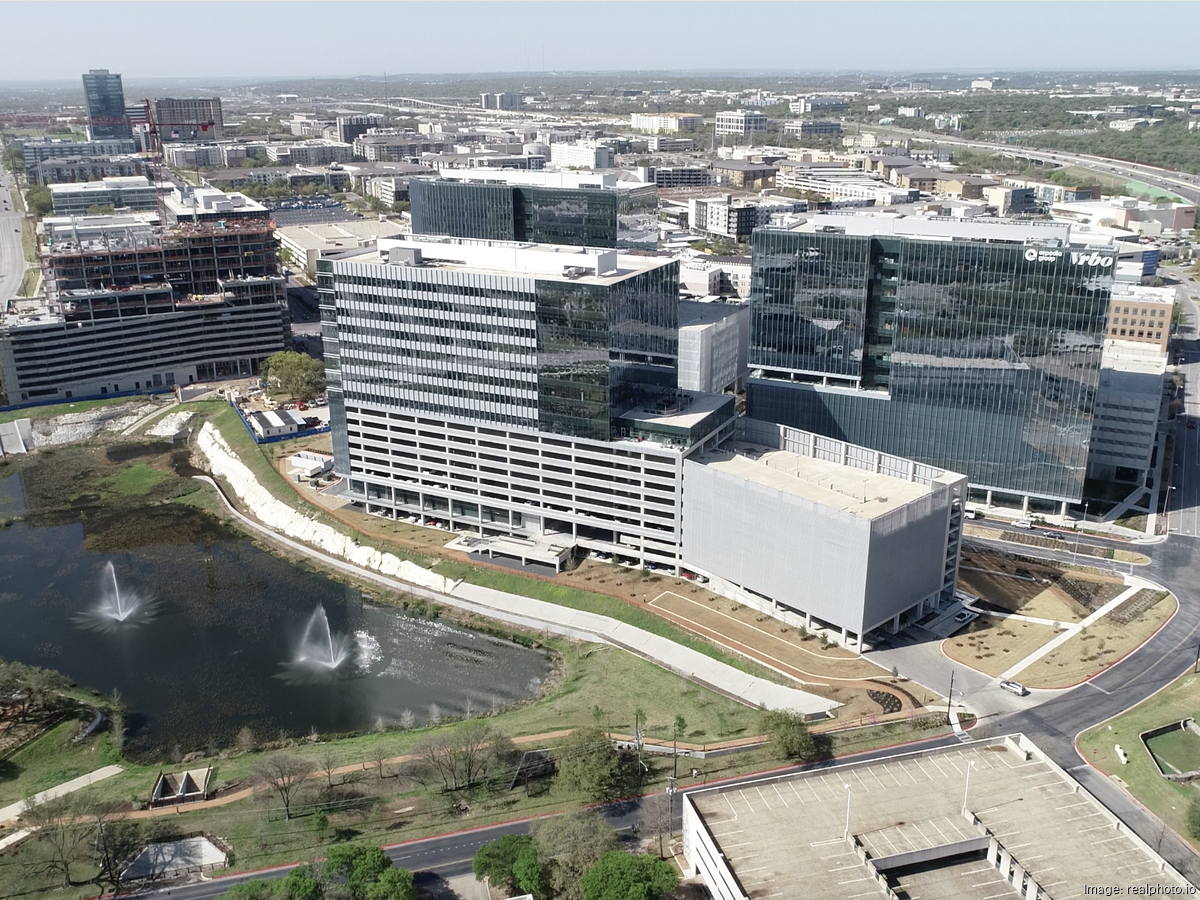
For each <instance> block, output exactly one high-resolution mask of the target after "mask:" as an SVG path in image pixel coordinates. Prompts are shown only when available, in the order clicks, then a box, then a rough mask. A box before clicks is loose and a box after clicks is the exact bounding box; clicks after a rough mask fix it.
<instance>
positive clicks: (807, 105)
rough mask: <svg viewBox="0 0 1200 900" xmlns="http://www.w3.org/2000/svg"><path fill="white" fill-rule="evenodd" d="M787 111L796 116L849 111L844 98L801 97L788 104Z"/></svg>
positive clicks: (848, 105) (847, 101)
mask: <svg viewBox="0 0 1200 900" xmlns="http://www.w3.org/2000/svg"><path fill="white" fill-rule="evenodd" d="M788 109H790V110H791V111H792V112H793V113H795V114H796V115H798V116H802V115H805V114H806V113H839V112H846V111H848V110H849V109H850V101H849V100H847V99H846V98H845V97H801V98H800V99H798V100H794V101H792V102H791V103H789V104H788Z"/></svg>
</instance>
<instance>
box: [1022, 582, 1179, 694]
mask: <svg viewBox="0 0 1200 900" xmlns="http://www.w3.org/2000/svg"><path fill="white" fill-rule="evenodd" d="M1125 583H1126V584H1128V585H1129V587H1127V588H1126V589H1125V590H1123V591H1121V593H1119V594H1117V596H1115V597H1113V598H1112V599H1111V600H1109V601H1108V602H1107V603H1105V604H1104V605H1103V606H1102V607H1100V608H1099V609H1098V610H1096V611H1095V612H1094V613H1092V614H1091V615H1090V616H1088V617H1087V618H1086V619H1083V620H1081V621H1079V622H1076V623H1074V624H1073V625H1068V626H1067V627H1066V628H1064V629H1063V630H1062V632H1060V633H1059V634H1058V635H1056V636H1055V637H1053V638H1052V639H1050V640H1049V641H1047V642H1046V643H1044V644H1042V646H1040V647H1038V649H1036V650H1034V651H1033V652H1032V653H1030V654H1029V655H1028V656H1026V657H1025V658H1024V659H1021V660H1017V662H1015V663H1013V665H1011V666H1009V667H1008V668H1007V669H1005V670H1004V671H1003V672H1001V673H1000V678H1001V679H1002V680H1007V679H1010V678H1012V677H1013V676H1014V675H1016V674H1017V673H1019V672H1022V671H1024V670H1025V669H1027V668H1029V667H1030V666H1031V665H1033V664H1034V663H1035V662H1037V661H1038V660H1039V659H1041V658H1042V657H1043V656H1045V655H1046V654H1048V653H1051V652H1053V651H1054V650H1057V649H1058V648H1059V647H1061V646H1062V645H1063V644H1065V643H1066V642H1067V641H1069V640H1070V639H1071V638H1073V637H1075V635H1077V634H1079V632H1081V631H1083V629H1085V628H1087V627H1088V626H1089V625H1091V624H1092V623H1093V622H1095V621H1097V620H1098V619H1102V618H1104V617H1105V616H1106V615H1108V614H1109V613H1110V612H1112V611H1113V610H1114V609H1116V608H1117V607H1118V606H1120V605H1121V604H1122V603H1124V602H1125V601H1126V600H1128V599H1129V598H1130V597H1132V596H1133V595H1134V594H1136V593H1137V592H1138V591H1141V590H1145V589H1146V588H1151V589H1155V588H1157V586H1156V585H1154V584H1152V583H1151V582H1149V581H1144V580H1143V579H1141V578H1136V577H1132V576H1126V578H1125Z"/></svg>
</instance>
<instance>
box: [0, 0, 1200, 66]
mask: <svg viewBox="0 0 1200 900" xmlns="http://www.w3.org/2000/svg"><path fill="white" fill-rule="evenodd" d="M55 8H56V9H57V10H58V11H59V12H60V13H62V14H61V15H58V16H56V21H55V46H56V51H55V53H54V54H53V55H52V56H48V55H47V54H45V53H44V52H43V50H42V49H41V47H40V46H39V45H38V43H37V42H33V41H29V42H14V43H13V44H12V46H10V48H9V50H8V52H6V53H5V54H4V58H3V59H0V82H8V81H42V80H48V81H58V80H67V79H70V78H72V77H76V78H77V77H78V71H80V70H81V69H82V70H86V69H90V68H105V67H107V68H109V69H110V70H112V71H119V72H121V73H122V74H123V75H124V76H125V77H126V78H127V79H143V78H199V77H211V76H214V75H219V76H221V77H226V78H251V79H254V78H287V77H305V78H312V77H318V78H336V77H355V76H362V75H365V74H377V73H380V72H383V71H388V72H393V71H394V72H398V73H408V74H413V75H416V74H422V73H425V74H489V73H495V74H500V73H537V72H546V73H553V72H567V71H569V72H592V71H594V72H623V71H636V70H649V71H680V70H682V71H705V70H709V67H706V66H704V65H702V64H701V65H698V64H697V63H698V62H701V61H702V60H703V57H702V56H701V57H698V56H697V55H696V54H695V53H694V52H693V50H694V48H695V47H697V46H703V44H704V42H707V41H711V39H712V37H713V34H714V31H713V28H714V23H717V22H722V21H726V20H727V18H728V16H730V15H736V16H740V17H743V18H744V20H745V22H746V23H747V24H752V23H754V22H760V23H763V24H766V23H770V28H771V31H772V33H774V34H789V33H792V34H795V35H797V36H798V37H799V40H798V41H796V42H792V41H786V42H782V41H781V42H766V43H764V45H763V46H761V47H758V48H756V50H755V53H754V56H753V59H752V60H751V59H747V60H746V62H752V63H753V65H752V66H750V68H753V69H754V70H756V71H767V70H771V71H780V72H782V71H803V72H824V71H828V72H835V71H838V72H842V71H871V72H879V71H887V70H901V71H923V72H929V71H936V72H951V71H962V72H975V73H978V74H981V75H985V74H992V73H995V72H999V71H1008V72H1011V71H1022V70H1025V71H1028V70H1041V71H1052V70H1071V69H1084V70H1110V71H1130V70H1135V69H1145V70H1159V71H1161V70H1164V69H1171V68H1183V69H1195V68H1196V63H1195V59H1194V56H1192V55H1191V54H1190V53H1189V51H1188V50H1187V49H1185V45H1184V44H1182V43H1181V44H1178V45H1174V46H1172V45H1170V44H1166V45H1164V44H1163V42H1161V41H1158V42H1142V43H1130V42H1129V41H1128V40H1127V39H1126V32H1125V31H1124V30H1123V29H1121V28H1115V27H1113V28H1104V27H1100V26H1102V25H1103V23H1104V22H1105V20H1106V19H1109V20H1111V21H1112V22H1113V23H1114V24H1115V22H1117V21H1120V20H1121V19H1122V17H1124V16H1127V15H1129V14H1134V15H1136V16H1137V17H1138V19H1140V20H1146V21H1153V20H1161V21H1164V22H1170V23H1171V27H1172V29H1173V30H1175V31H1177V32H1186V31H1187V30H1188V29H1190V28H1195V27H1196V26H1198V25H1200V8H1197V7H1195V6H1192V5H1188V4H1167V3H1158V2H1146V3H1138V4H1136V5H1134V4H1133V3H1128V2H1112V3H1093V2H1083V3H1058V2H1052V3H1038V4H1033V3H1004V4H1000V3H991V2H982V3H969V4H944V3H925V2H911V3H908V2H905V3H901V2H897V3H875V2H871V3H855V4H848V3H847V4H841V3H837V4H834V3H824V2H812V3H798V4H774V3H758V2H747V3H727V2H714V3H704V4H697V5H694V6H688V7H684V6H683V5H681V4H678V3H645V4H638V5H637V6H636V7H635V6H633V5H632V4H629V5H624V4H618V5H615V6H614V5H609V4H606V5H601V4H597V3H591V2H570V3H557V4H546V3H519V2H498V3H475V2H464V3H459V4H455V7H454V8H455V9H457V10H458V11H459V12H460V13H462V12H466V11H467V8H469V11H470V14H469V15H463V16H461V17H460V16H457V15H456V16H455V18H454V19H453V21H455V22H459V21H470V22H472V23H473V26H474V27H472V28H470V29H464V30H459V31H456V32H454V34H453V44H454V53H453V54H452V55H451V56H450V57H448V56H447V54H446V48H445V46H444V45H443V44H442V42H440V41H425V40H420V41H413V42H405V41H403V40H399V41H396V42H394V43H393V44H391V45H390V46H391V47H393V48H394V49H391V50H388V49H384V50H379V49H376V50H374V51H373V52H366V53H364V49H365V48H364V44H363V41H362V40H360V39H358V38H356V37H354V36H353V35H354V34H355V33H356V29H355V27H354V23H355V22H356V21H360V20H362V19H363V18H365V17H369V18H370V21H371V23H372V33H373V34H374V33H382V34H387V33H389V31H391V30H392V29H394V31H395V33H396V34H398V35H403V34H410V33H411V34H422V33H424V34H428V33H431V32H432V33H436V32H437V31H438V30H439V29H444V28H445V26H446V22H447V21H448V20H447V18H446V16H447V14H448V13H447V11H448V8H449V7H448V6H447V5H445V4H431V3H403V4H386V5H384V4H375V3H361V2H355V0H346V2H326V3H321V4H316V3H304V4H299V5H296V6H293V7H290V8H289V12H288V15H287V16H286V17H280V16H279V15H278V7H277V6H276V5H274V4H267V3H265V2H253V3H239V4H238V5H237V17H236V19H235V23H234V30H235V32H236V31H242V32H243V33H246V34H265V35H272V36H274V37H275V38H277V39H278V40H280V41H282V42H285V43H286V44H288V45H289V46H290V47H291V49H292V50H293V52H292V53H285V54H283V55H282V57H281V56H280V55H279V54H275V53H272V54H249V53H246V52H245V49H246V48H245V46H244V45H243V44H242V43H241V42H239V41H236V40H235V41H230V40H229V37H230V24H231V23H230V19H229V17H228V16H223V15H215V13H219V12H221V11H226V12H228V11H230V10H231V5H230V4H227V3H204V4H199V3H194V2H179V3H169V4H163V5H158V6H156V7H155V16H154V17H153V18H147V17H145V16H144V15H142V12H143V11H144V6H143V5H141V4H133V3H121V2H98V3H86V4H85V3H60V4H56V7H55ZM685 9H686V10H688V11H690V12H692V16H691V17H688V16H685V15H683V14H682V11H683V10H685ZM635 10H636V12H635ZM5 12H6V14H7V15H6V17H5V18H6V23H7V25H8V27H9V28H12V29H13V30H14V32H15V33H26V34H32V33H36V31H37V30H38V29H40V28H42V27H44V24H45V7H44V6H43V5H41V4H37V5H35V4H32V3H24V2H16V3H9V4H6V8H5ZM864 13H866V19H865V21H867V22H870V21H871V19H872V17H875V18H876V21H877V22H878V24H877V25H868V26H867V27H865V28H864V27H862V26H863V22H864ZM330 16H335V17H344V18H345V24H346V29H345V30H344V31H343V32H342V33H344V34H345V35H346V37H343V38H341V39H339V40H335V41H323V42H322V44H321V46H320V48H319V50H318V49H317V47H316V45H315V36H316V35H318V34H321V35H323V34H325V33H327V32H326V30H325V29H326V28H327V27H328V26H329V17H330ZM627 17H632V19H630V18H627ZM1031 17H1036V20H1037V28H1038V30H1040V31H1042V32H1044V33H1050V34H1053V33H1064V32H1069V31H1070V30H1073V29H1077V28H1079V27H1080V26H1081V25H1084V26H1095V27H1091V28H1090V32H1089V33H1090V34H1091V35H1092V38H1091V39H1090V40H1089V41H1088V42H1085V43H1079V42H1071V43H1064V42H1037V41H1028V40H1026V38H1027V36H1028V34H1029V28H1030V22H1031ZM622 20H624V25H623V26H622V27H621V28H620V29H619V34H620V38H621V39H620V40H619V41H616V40H613V41H592V40H589V41H580V40H579V39H578V37H579V35H580V34H581V33H593V34H594V33H596V32H595V29H597V28H600V29H603V28H604V27H605V22H606V21H607V22H608V23H609V24H610V25H611V26H614V27H615V26H616V24H617V23H618V22H619V21H622ZM630 25H632V26H634V27H628V26H630ZM185 27H186V29H187V33H188V35H189V38H188V46H189V47H192V48H199V49H200V51H201V52H196V53H186V54H185V53H176V54H172V55H171V56H170V57H169V58H168V59H166V60H163V58H162V57H159V56H156V55H154V54H145V53H133V52H130V51H131V50H132V47H133V46H134V45H139V44H141V43H144V42H145V41H149V40H153V39H154V36H155V35H156V34H161V33H163V31H164V30H165V31H166V32H167V33H173V32H174V31H175V30H176V28H178V29H183V28H185ZM931 29H933V30H934V31H937V32H940V33H943V34H957V35H960V37H961V39H960V40H958V41H953V42H951V41H945V42H942V43H940V44H939V46H938V51H937V53H936V55H934V56H927V55H925V54H916V53H914V52H913V50H912V48H913V47H914V46H919V45H920V43H919V42H921V41H924V40H926V39H927V37H928V35H929V34H930V33H931ZM663 34H671V35H673V36H674V37H673V39H672V40H669V41H663V40H662V36H663ZM839 35H841V36H843V37H844V38H845V39H839V38H838V36H839ZM810 37H811V39H810ZM851 37H852V38H853V39H851ZM385 46H386V45H385ZM719 59H720V61H721V65H719V66H712V67H711V70H712V71H719V70H726V71H728V70H731V69H739V68H744V67H742V66H738V65H736V62H737V61H738V60H737V57H736V56H734V57H731V56H729V55H724V54H723V55H721V56H720V57H719ZM299 73H303V74H302V75H301V74H299Z"/></svg>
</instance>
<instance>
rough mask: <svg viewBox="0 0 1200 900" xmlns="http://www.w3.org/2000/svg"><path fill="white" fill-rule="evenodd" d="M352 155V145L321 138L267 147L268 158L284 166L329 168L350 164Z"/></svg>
mask: <svg viewBox="0 0 1200 900" xmlns="http://www.w3.org/2000/svg"><path fill="white" fill-rule="evenodd" d="M352 153H353V147H352V146H351V145H350V144H344V143H342V142H341V141H329V140H324V139H321V138H317V139H313V140H308V141H293V142H290V143H286V144H283V143H279V144H274V143H273V144H268V145H267V157H268V158H269V159H270V160H271V161H272V162H278V163H281V164H283V165H299V166H327V165H329V164H330V163H334V162H337V163H341V162H349V160H350V157H351V155H352Z"/></svg>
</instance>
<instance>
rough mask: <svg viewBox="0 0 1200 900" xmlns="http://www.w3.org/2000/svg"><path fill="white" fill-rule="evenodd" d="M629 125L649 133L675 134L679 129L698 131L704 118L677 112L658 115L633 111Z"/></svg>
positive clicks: (702, 125) (702, 124)
mask: <svg viewBox="0 0 1200 900" xmlns="http://www.w3.org/2000/svg"><path fill="white" fill-rule="evenodd" d="M629 127H630V128H633V129H635V130H637V131H649V132H650V133H651V134H677V133H678V132H681V131H699V130H700V129H701V128H703V127H704V119H703V117H701V116H689V115H678V114H667V115H661V116H660V115H650V114H648V113H633V114H632V115H631V116H630V120H629Z"/></svg>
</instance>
